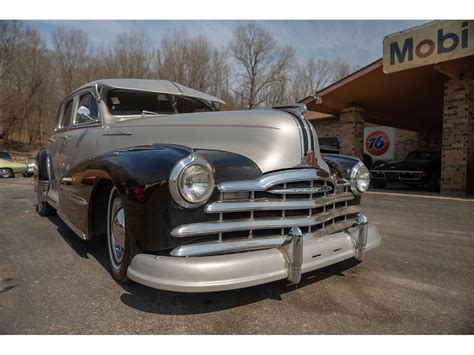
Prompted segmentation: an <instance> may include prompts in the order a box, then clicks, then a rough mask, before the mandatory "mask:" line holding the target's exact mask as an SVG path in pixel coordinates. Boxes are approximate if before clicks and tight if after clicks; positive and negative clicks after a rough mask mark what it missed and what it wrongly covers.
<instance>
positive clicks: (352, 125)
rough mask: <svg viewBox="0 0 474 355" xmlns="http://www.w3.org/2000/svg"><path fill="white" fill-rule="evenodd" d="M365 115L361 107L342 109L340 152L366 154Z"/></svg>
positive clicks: (357, 155) (359, 155)
mask: <svg viewBox="0 0 474 355" xmlns="http://www.w3.org/2000/svg"><path fill="white" fill-rule="evenodd" d="M364 116H365V111H364V110H363V109H361V108H359V107H349V108H346V109H344V110H342V111H341V113H340V119H339V122H340V124H341V135H340V139H339V141H340V147H339V148H340V149H339V150H340V152H341V154H348V155H354V156H356V157H359V158H360V159H362V158H363V155H364Z"/></svg>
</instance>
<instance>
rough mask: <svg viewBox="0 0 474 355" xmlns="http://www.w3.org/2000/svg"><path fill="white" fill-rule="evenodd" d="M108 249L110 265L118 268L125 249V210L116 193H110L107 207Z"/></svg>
mask: <svg viewBox="0 0 474 355" xmlns="http://www.w3.org/2000/svg"><path fill="white" fill-rule="evenodd" d="M108 220H109V225H108V227H109V229H108V237H109V238H108V239H109V249H110V251H111V258H110V259H111V261H112V266H113V267H114V268H115V269H118V268H120V264H121V263H122V258H123V253H124V249H125V211H124V209H123V206H122V200H121V199H120V197H118V196H117V195H116V194H113V193H112V194H111V205H110V207H109V218H108Z"/></svg>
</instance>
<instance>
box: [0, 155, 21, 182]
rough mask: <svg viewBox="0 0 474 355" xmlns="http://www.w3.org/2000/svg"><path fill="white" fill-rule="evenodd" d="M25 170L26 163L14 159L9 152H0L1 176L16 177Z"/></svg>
mask: <svg viewBox="0 0 474 355" xmlns="http://www.w3.org/2000/svg"><path fill="white" fill-rule="evenodd" d="M25 170H26V164H23V163H19V162H16V161H14V160H13V157H12V155H11V154H10V153H9V152H0V178H14V177H15V174H19V173H23V172H24V171H25Z"/></svg>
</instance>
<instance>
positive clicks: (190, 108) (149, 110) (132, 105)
mask: <svg viewBox="0 0 474 355" xmlns="http://www.w3.org/2000/svg"><path fill="white" fill-rule="evenodd" d="M107 106H108V108H109V111H110V113H111V114H112V115H115V116H133V115H149V114H160V115H162V114H174V113H191V112H206V111H211V108H210V107H209V106H208V105H206V104H205V103H204V102H201V101H199V100H196V99H193V98H190V97H185V96H174V95H168V94H163V93H156V92H148V91H138V90H127V89H112V90H110V91H109V92H108V93H107Z"/></svg>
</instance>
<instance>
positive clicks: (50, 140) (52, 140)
mask: <svg viewBox="0 0 474 355" xmlns="http://www.w3.org/2000/svg"><path fill="white" fill-rule="evenodd" d="M48 141H49V142H52V143H55V142H56V139H54V138H48Z"/></svg>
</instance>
